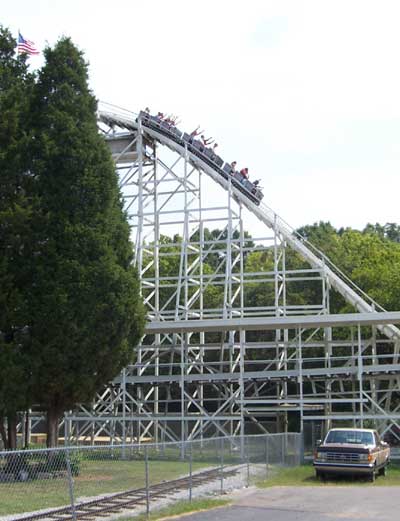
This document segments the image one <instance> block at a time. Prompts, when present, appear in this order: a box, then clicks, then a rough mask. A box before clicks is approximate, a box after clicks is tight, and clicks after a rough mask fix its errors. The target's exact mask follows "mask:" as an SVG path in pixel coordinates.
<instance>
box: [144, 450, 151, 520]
mask: <svg viewBox="0 0 400 521" xmlns="http://www.w3.org/2000/svg"><path fill="white" fill-rule="evenodd" d="M144 468H145V477H146V518H147V519H148V518H149V515H150V491H149V456H148V453H147V447H145V448H144Z"/></svg>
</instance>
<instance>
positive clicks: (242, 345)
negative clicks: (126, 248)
mask: <svg viewBox="0 0 400 521" xmlns="http://www.w3.org/2000/svg"><path fill="white" fill-rule="evenodd" d="M239 338H240V361H239V369H240V373H239V386H240V442H241V456H242V459H243V454H244V446H243V442H244V435H245V428H244V427H245V426H244V370H245V366H244V357H245V352H246V351H245V350H246V346H245V342H246V333H245V331H243V329H241V330H240V333H239Z"/></svg>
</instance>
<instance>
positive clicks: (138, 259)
mask: <svg viewBox="0 0 400 521" xmlns="http://www.w3.org/2000/svg"><path fill="white" fill-rule="evenodd" d="M136 148H137V157H138V217H137V219H138V222H137V230H136V243H135V258H134V263H135V265H136V267H137V271H138V274H139V277H141V275H142V269H143V248H142V246H143V245H142V241H143V224H144V223H143V131H142V118H141V117H140V116H139V117H138V125H137V140H136ZM141 291H142V288H141ZM137 364H138V366H137V374H138V376H140V375H141V373H142V348H141V347H140V346H139V348H138V351H137ZM142 400H143V389H142V386H141V385H140V384H139V385H138V386H137V401H138V405H137V409H136V411H137V416H138V417H140V414H141V403H142ZM141 436H142V426H141V421H140V420H138V423H137V438H138V439H137V441H138V443H140V441H141Z"/></svg>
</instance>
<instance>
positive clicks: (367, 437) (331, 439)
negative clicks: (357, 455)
mask: <svg viewBox="0 0 400 521" xmlns="http://www.w3.org/2000/svg"><path fill="white" fill-rule="evenodd" d="M325 443H355V444H356V443H358V444H361V445H373V443H374V438H373V436H372V432H360V431H331V432H329V433H328V436H327V437H326V440H325Z"/></svg>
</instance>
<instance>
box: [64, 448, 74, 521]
mask: <svg viewBox="0 0 400 521" xmlns="http://www.w3.org/2000/svg"><path fill="white" fill-rule="evenodd" d="M65 462H66V465H67V475H68V488H69V499H70V502H71V512H72V519H73V520H74V521H76V510H75V494H74V479H73V477H72V470H71V460H70V457H69V450H68V449H67V450H66V451H65Z"/></svg>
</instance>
